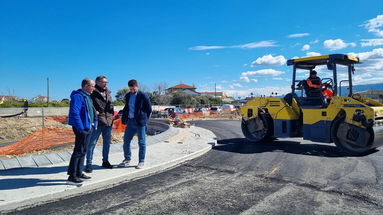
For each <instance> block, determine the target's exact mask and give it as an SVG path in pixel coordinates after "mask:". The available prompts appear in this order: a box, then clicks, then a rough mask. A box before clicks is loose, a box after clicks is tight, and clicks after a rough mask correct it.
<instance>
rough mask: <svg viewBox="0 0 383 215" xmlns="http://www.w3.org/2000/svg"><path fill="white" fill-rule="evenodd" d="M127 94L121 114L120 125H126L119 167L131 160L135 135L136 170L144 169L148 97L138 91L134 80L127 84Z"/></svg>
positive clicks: (148, 109) (148, 116)
mask: <svg viewBox="0 0 383 215" xmlns="http://www.w3.org/2000/svg"><path fill="white" fill-rule="evenodd" d="M128 86H129V91H130V92H129V93H127V94H126V95H125V107H124V109H123V112H122V124H124V125H126V129H125V134H124V145H123V148H124V160H123V161H122V163H121V164H120V166H128V165H129V163H130V160H131V149H130V142H131V141H132V138H133V136H134V135H135V134H137V136H138V146H139V152H138V165H137V167H136V168H137V169H141V168H143V167H144V161H145V154H146V137H145V135H146V128H147V122H148V120H149V118H150V115H151V113H152V106H151V104H150V100H149V97H148V96H147V95H146V94H144V93H143V92H141V91H138V88H139V87H138V83H137V81H136V80H130V81H129V82H128Z"/></svg>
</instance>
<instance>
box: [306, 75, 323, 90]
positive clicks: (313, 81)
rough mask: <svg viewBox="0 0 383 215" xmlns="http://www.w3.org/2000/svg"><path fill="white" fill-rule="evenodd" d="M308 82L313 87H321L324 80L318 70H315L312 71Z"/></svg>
mask: <svg viewBox="0 0 383 215" xmlns="http://www.w3.org/2000/svg"><path fill="white" fill-rule="evenodd" d="M306 83H307V85H308V87H309V88H311V89H313V88H314V89H320V88H321V87H322V81H321V79H320V78H319V77H318V76H317V72H316V71H315V70H311V71H310V77H309V78H308V79H307V80H306Z"/></svg>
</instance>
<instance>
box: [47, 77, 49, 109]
mask: <svg viewBox="0 0 383 215" xmlns="http://www.w3.org/2000/svg"><path fill="white" fill-rule="evenodd" d="M47 107H49V78H47Z"/></svg>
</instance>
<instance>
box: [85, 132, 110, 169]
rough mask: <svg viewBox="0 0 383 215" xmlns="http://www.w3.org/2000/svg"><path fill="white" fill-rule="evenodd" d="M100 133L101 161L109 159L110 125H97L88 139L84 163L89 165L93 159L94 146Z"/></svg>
mask: <svg viewBox="0 0 383 215" xmlns="http://www.w3.org/2000/svg"><path fill="white" fill-rule="evenodd" d="M101 133H102V161H103V162H106V161H108V159H109V149H110V143H111V141H112V126H98V127H97V129H96V130H94V131H93V133H92V136H91V138H90V141H89V145H88V150H87V152H86V164H87V165H88V164H89V165H91V164H92V160H93V152H94V147H95V146H96V144H97V141H98V138H99V137H100V134H101Z"/></svg>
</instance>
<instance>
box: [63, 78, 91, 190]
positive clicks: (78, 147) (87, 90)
mask: <svg viewBox="0 0 383 215" xmlns="http://www.w3.org/2000/svg"><path fill="white" fill-rule="evenodd" d="M94 85H95V83H94V81H93V80H92V79H89V78H85V79H84V80H82V83H81V89H78V90H74V91H73V92H72V94H71V95H70V98H71V101H70V107H69V117H68V118H69V119H68V124H69V125H71V126H72V129H73V132H74V134H75V136H76V139H75V145H74V149H73V153H72V157H71V159H70V162H69V167H68V175H69V178H68V181H69V182H72V183H81V182H83V179H90V177H89V176H87V175H85V174H84V173H83V172H82V169H83V166H84V159H85V154H86V149H87V146H88V144H89V141H90V137H91V135H92V131H93V130H94V129H95V126H96V125H97V114H96V110H95V109H94V107H93V103H92V99H91V98H90V94H92V92H93V90H94Z"/></svg>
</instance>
